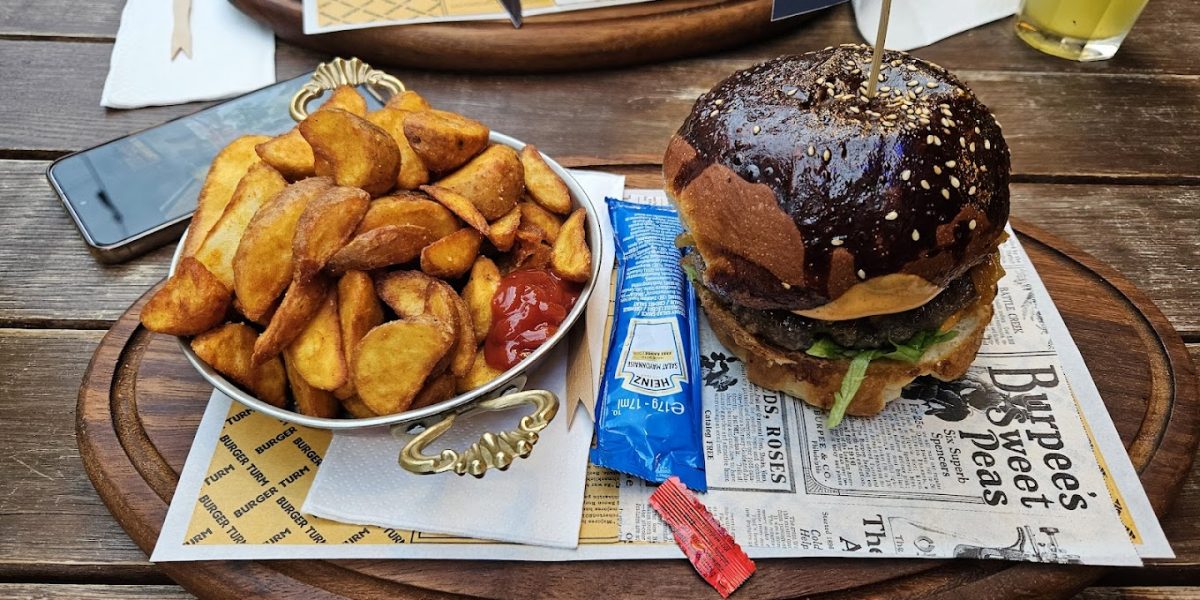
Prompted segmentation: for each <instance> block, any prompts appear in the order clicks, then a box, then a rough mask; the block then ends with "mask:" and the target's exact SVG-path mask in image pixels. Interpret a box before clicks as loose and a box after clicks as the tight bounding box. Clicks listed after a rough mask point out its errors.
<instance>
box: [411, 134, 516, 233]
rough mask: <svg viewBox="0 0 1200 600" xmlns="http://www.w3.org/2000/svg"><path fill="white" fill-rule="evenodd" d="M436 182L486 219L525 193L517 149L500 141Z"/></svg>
mask: <svg viewBox="0 0 1200 600" xmlns="http://www.w3.org/2000/svg"><path fill="white" fill-rule="evenodd" d="M410 119H411V117H410ZM437 185H439V186H441V187H444V188H447V189H450V190H452V191H455V192H458V193H460V194H462V195H463V196H466V197H467V199H468V200H470V201H471V204H474V205H475V208H478V209H479V212H480V213H482V214H483V217H484V218H485V219H487V220H488V221H492V220H495V219H499V218H500V217H503V216H504V215H505V214H506V213H507V212H508V211H510V210H512V208H513V207H514V206H516V205H517V200H519V199H520V198H521V195H522V194H524V193H525V179H524V174H523V169H522V167H521V161H520V160H519V159H518V158H517V151H516V150H513V149H512V148H509V147H508V146H500V145H492V146H490V147H488V149H487V150H484V151H483V154H480V155H479V156H476V157H475V158H473V159H471V161H470V162H468V163H467V164H465V165H463V166H462V167H461V168H460V169H458V170H457V171H455V172H453V173H451V174H449V175H447V176H446V177H445V178H444V179H442V180H441V181H438V182H437Z"/></svg>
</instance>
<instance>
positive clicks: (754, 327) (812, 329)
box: [684, 252, 978, 351]
mask: <svg viewBox="0 0 1200 600" xmlns="http://www.w3.org/2000/svg"><path fill="white" fill-rule="evenodd" d="M684 261H685V264H686V265H687V266H688V267H689V269H691V270H695V271H696V273H697V275H699V274H700V273H703V270H704V261H703V259H702V258H701V257H700V253H698V252H690V253H689V254H688V255H687V256H686V257H685V258H684ZM695 280H696V281H702V280H703V278H702V277H699V276H697V277H695ZM708 291H709V292H712V293H713V295H714V296H716V297H717V299H718V300H719V301H720V302H721V303H722V304H724V305H725V306H726V307H728V308H729V311H730V312H731V313H733V316H734V317H735V318H736V319H737V320H738V322H739V323H741V325H742V326H743V327H745V328H746V330H747V331H749V332H750V333H752V334H754V335H756V336H758V337H760V338H762V339H763V340H765V341H768V342H770V343H772V344H774V345H776V346H779V347H780V348H783V349H785V350H792V351H801V350H807V349H808V348H809V347H810V346H812V345H813V343H814V342H816V340H817V338H819V337H820V336H827V337H829V338H830V339H831V340H833V341H834V342H836V343H837V344H838V345H839V346H842V347H843V348H851V349H855V350H870V349H875V348H887V347H890V345H891V344H892V343H893V342H895V343H902V342H905V341H907V340H908V339H909V338H911V337H912V336H914V335H916V334H917V333H918V332H920V331H927V330H932V329H937V328H938V327H940V326H941V325H942V323H945V322H946V319H948V318H950V315H953V314H954V313H956V312H958V311H959V310H961V309H962V308H963V307H965V306H967V305H968V304H970V303H971V302H972V301H974V300H975V299H976V298H977V297H978V294H977V292H976V291H975V286H974V284H972V282H971V277H970V274H969V273H968V274H967V275H963V276H961V277H959V278H958V279H955V280H953V281H951V282H950V284H949V285H947V286H946V289H944V290H942V293H940V294H938V295H937V296H935V297H934V298H933V300H930V301H929V302H926V303H925V304H923V305H921V306H919V307H917V308H914V309H912V310H907V311H904V312H900V313H894V314H890V315H877V316H873V317H863V318H861V319H850V320H846V321H821V320H818V319H810V318H808V317H802V316H800V315H797V314H795V313H792V312H789V311H786V310H757V309H753V308H748V307H745V306H741V305H739V304H736V303H732V302H729V301H728V300H727V299H726V298H723V297H721V295H720V294H718V293H716V291H715V290H708Z"/></svg>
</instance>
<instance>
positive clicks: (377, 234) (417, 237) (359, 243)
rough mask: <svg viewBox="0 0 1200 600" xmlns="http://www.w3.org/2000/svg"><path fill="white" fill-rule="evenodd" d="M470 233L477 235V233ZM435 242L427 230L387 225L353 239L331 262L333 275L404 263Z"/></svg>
mask: <svg viewBox="0 0 1200 600" xmlns="http://www.w3.org/2000/svg"><path fill="white" fill-rule="evenodd" d="M467 231H471V232H472V233H474V231H473V230H469V229H468V230H467ZM476 235H479V234H476ZM434 239H435V238H434V237H433V234H432V233H429V230H428V229H425V228H424V227H417V226H416V225H385V226H383V227H379V228H377V229H372V230H370V231H368V232H366V233H362V234H359V235H358V236H357V237H355V238H354V239H352V240H350V242H349V243H348V244H346V245H345V246H343V247H342V249H341V250H338V251H337V254H334V255H333V256H332V257H331V258H330V259H329V263H328V265H327V267H328V269H329V271H330V272H331V273H333V274H334V275H338V274H341V273H345V272H346V271H370V270H371V269H378V268H381V267H387V266H390V265H399V264H404V263H406V262H408V261H410V260H413V259H414V258H416V257H418V256H420V255H421V249H422V248H425V247H426V246H428V245H429V244H430V243H432V242H433V241H434ZM477 250H478V249H477Z"/></svg>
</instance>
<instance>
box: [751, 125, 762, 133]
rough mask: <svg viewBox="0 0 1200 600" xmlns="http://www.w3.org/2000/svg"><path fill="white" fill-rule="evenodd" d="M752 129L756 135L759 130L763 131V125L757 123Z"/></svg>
mask: <svg viewBox="0 0 1200 600" xmlns="http://www.w3.org/2000/svg"><path fill="white" fill-rule="evenodd" d="M750 131H753V132H754V135H758V132H760V131H762V127H759V126H758V125H755V126H754V129H751V130H750Z"/></svg>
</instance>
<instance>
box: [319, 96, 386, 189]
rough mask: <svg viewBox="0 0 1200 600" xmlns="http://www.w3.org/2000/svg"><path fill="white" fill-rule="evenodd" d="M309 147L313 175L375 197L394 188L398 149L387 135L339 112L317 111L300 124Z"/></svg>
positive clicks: (332, 110) (347, 114)
mask: <svg viewBox="0 0 1200 600" xmlns="http://www.w3.org/2000/svg"><path fill="white" fill-rule="evenodd" d="M299 128H300V135H303V136H304V139H305V141H307V142H308V144H309V145H310V146H312V150H313V157H314V166H315V171H316V173H317V175H329V176H332V177H333V180H334V181H335V182H336V183H337V184H338V185H341V186H350V187H356V188H360V189H362V190H364V191H366V192H367V193H368V194H370V195H372V196H378V195H381V194H383V193H384V192H386V191H388V190H390V189H392V187H393V186H395V185H396V174H397V173H398V172H399V170H400V148H399V147H398V146H397V145H396V142H395V140H393V139H392V136H391V135H389V134H388V132H386V131H384V130H383V129H380V128H379V127H378V126H376V125H374V124H372V123H371V122H370V121H367V120H366V119H364V118H362V117H359V116H357V115H354V114H352V113H349V112H346V111H344V110H340V109H330V110H319V111H317V112H315V113H313V114H311V115H309V117H308V118H307V119H304V120H303V121H301V122H300V125H299Z"/></svg>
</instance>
